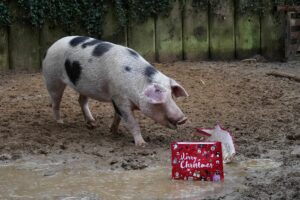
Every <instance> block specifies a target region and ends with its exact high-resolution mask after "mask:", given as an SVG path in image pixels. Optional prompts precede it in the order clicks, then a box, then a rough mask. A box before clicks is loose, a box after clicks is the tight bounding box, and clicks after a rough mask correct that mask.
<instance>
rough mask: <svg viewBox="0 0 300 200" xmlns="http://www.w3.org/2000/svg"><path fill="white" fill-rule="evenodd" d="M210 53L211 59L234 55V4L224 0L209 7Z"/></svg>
mask: <svg viewBox="0 0 300 200" xmlns="http://www.w3.org/2000/svg"><path fill="white" fill-rule="evenodd" d="M209 12H210V14H209V17H210V54H211V58H212V59H217V60H228V59H233V58H234V57H235V41H234V4H233V0H224V1H222V6H221V5H212V6H211V7H210V11H209Z"/></svg>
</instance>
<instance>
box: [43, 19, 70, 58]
mask: <svg viewBox="0 0 300 200" xmlns="http://www.w3.org/2000/svg"><path fill="white" fill-rule="evenodd" d="M67 35H68V34H67V33H66V32H64V31H63V30H62V29H61V28H58V27H51V26H50V25H49V23H45V25H44V26H43V28H42V29H41V36H40V46H41V51H40V60H41V62H42V61H43V59H44V56H45V54H46V51H47V49H48V48H49V47H50V46H51V45H52V44H53V43H54V42H55V41H57V40H58V39H60V38H62V37H64V36H67Z"/></svg>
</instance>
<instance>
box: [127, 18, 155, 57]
mask: <svg viewBox="0 0 300 200" xmlns="http://www.w3.org/2000/svg"><path fill="white" fill-rule="evenodd" d="M154 34H155V24H154V19H152V18H150V19H148V20H147V21H146V22H144V23H131V24H130V26H129V27H128V46H129V47H130V48H132V49H134V50H136V51H137V52H139V53H140V54H141V55H142V56H143V57H144V58H145V59H146V60H148V61H149V62H154V61H155V35H154Z"/></svg>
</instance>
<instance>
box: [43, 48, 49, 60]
mask: <svg viewBox="0 0 300 200" xmlns="http://www.w3.org/2000/svg"><path fill="white" fill-rule="evenodd" d="M47 52H48V50H46V51H45V53H44V56H43V60H44V59H45V58H46V56H47Z"/></svg>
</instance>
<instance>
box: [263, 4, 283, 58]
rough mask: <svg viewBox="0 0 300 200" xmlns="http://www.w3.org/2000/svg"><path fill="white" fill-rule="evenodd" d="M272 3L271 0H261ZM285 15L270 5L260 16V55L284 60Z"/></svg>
mask: <svg viewBox="0 0 300 200" xmlns="http://www.w3.org/2000/svg"><path fill="white" fill-rule="evenodd" d="M263 1H264V2H265V3H266V4H270V5H272V0H263ZM285 28H286V27H285V17H284V13H280V12H277V11H276V8H275V7H271V8H270V9H269V11H268V12H266V13H265V14H264V15H263V16H262V18H261V49H262V55H263V56H264V57H265V58H267V59H270V60H281V61H282V60H284V57H285V40H284V33H285Z"/></svg>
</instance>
